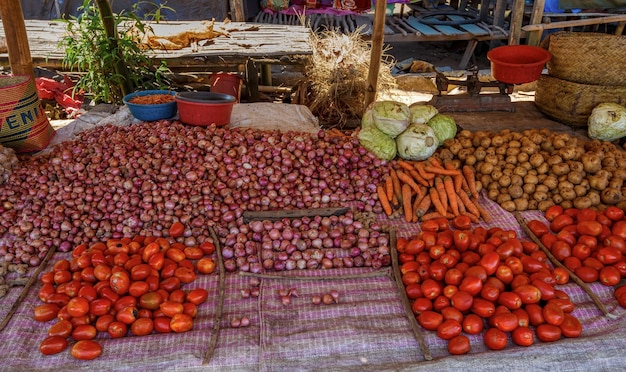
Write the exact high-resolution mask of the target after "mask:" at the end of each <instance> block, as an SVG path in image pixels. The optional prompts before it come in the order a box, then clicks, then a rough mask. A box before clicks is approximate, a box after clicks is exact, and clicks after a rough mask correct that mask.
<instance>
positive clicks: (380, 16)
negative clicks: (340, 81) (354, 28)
mask: <svg viewBox="0 0 626 372" xmlns="http://www.w3.org/2000/svg"><path fill="white" fill-rule="evenodd" d="M386 11H387V0H378V1H376V8H375V9H374V30H373V33H372V50H371V52H370V69H369V72H368V74H367V91H366V92H365V106H364V107H367V106H369V104H370V103H372V102H374V100H376V90H377V86H378V73H379V71H380V58H381V56H382V54H383V41H384V38H385V15H386V14H385V13H386Z"/></svg>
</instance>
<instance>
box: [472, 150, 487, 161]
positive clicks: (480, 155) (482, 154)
mask: <svg viewBox="0 0 626 372" xmlns="http://www.w3.org/2000/svg"><path fill="white" fill-rule="evenodd" d="M474 156H475V157H476V160H478V161H483V160H485V156H487V151H485V149H484V148H482V147H478V148H476V150H475V151H474Z"/></svg>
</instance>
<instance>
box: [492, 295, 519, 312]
mask: <svg viewBox="0 0 626 372" xmlns="http://www.w3.org/2000/svg"><path fill="white" fill-rule="evenodd" d="M498 304H500V305H503V306H505V307H506V308H507V309H509V310H515V309H519V308H520V307H522V304H523V301H522V298H521V296H520V295H519V294H518V293H516V292H508V291H505V292H501V293H500V296H498Z"/></svg>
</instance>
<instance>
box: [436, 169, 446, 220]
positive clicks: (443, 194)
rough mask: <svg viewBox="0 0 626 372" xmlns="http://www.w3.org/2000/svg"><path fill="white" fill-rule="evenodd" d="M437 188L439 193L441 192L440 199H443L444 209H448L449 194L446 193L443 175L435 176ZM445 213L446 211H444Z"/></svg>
mask: <svg viewBox="0 0 626 372" xmlns="http://www.w3.org/2000/svg"><path fill="white" fill-rule="evenodd" d="M435 190H437V194H439V200H440V201H441V205H442V206H443V210H445V211H447V210H448V194H446V188H445V187H444V186H443V180H442V179H441V177H437V178H435ZM442 214H445V213H442Z"/></svg>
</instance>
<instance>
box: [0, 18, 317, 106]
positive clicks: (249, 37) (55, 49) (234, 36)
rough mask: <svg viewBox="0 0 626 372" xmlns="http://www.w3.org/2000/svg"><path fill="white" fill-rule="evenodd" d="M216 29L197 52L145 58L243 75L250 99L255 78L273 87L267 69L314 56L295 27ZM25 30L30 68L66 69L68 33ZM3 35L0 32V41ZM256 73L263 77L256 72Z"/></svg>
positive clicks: (45, 27)
mask: <svg viewBox="0 0 626 372" xmlns="http://www.w3.org/2000/svg"><path fill="white" fill-rule="evenodd" d="M200 23H201V21H185V22H161V23H158V24H151V25H152V26H153V28H154V29H155V32H156V33H157V34H159V33H158V32H159V31H160V30H163V31H164V32H171V31H172V30H181V31H182V30H185V29H191V28H195V27H198V26H199V25H200ZM215 27H216V29H217V28H221V29H224V30H226V31H228V36H220V37H217V38H214V39H212V40H210V41H202V40H201V41H199V42H198V44H197V48H192V47H186V48H183V49H180V50H151V51H148V52H147V53H148V55H149V56H150V57H151V58H152V59H153V61H154V62H155V64H160V61H162V60H164V61H166V62H167V66H168V67H169V68H170V69H171V70H172V71H174V72H179V71H186V72H189V71H192V72H203V71H227V70H231V71H232V70H236V71H238V72H245V74H246V80H247V83H246V85H247V86H248V89H249V90H250V95H251V99H252V100H255V98H256V99H258V85H259V75H260V77H261V82H262V83H263V84H266V85H271V76H270V71H271V70H270V69H269V66H271V65H274V64H279V65H306V64H307V63H308V61H309V57H310V55H311V54H312V48H311V44H310V40H309V35H310V32H311V30H310V29H309V28H307V27H302V26H297V25H273V24H252V23H243V22H230V23H223V22H216V23H215ZM26 32H27V34H28V41H29V45H30V51H31V55H32V59H33V65H34V66H36V67H42V68H51V69H58V70H67V68H66V67H64V66H63V56H64V50H63V49H62V48H60V47H59V42H60V41H61V39H62V38H63V36H64V35H65V33H66V25H65V24H64V23H63V22H57V21H45V20H43V21H42V20H26ZM3 36H4V32H3V31H2V30H0V37H3ZM0 66H9V60H8V54H7V53H0ZM259 71H261V72H262V73H261V74H259Z"/></svg>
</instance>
